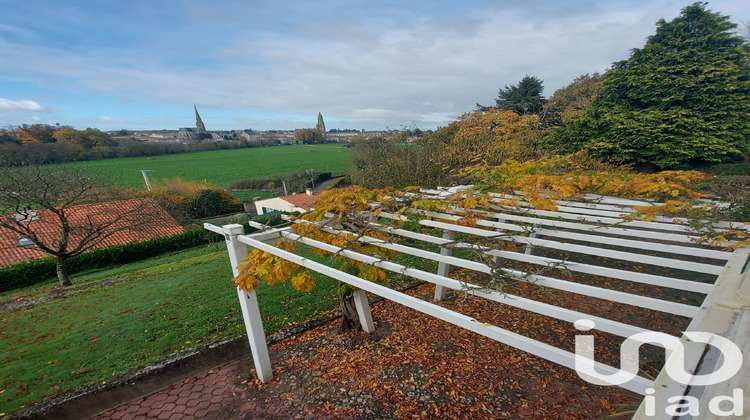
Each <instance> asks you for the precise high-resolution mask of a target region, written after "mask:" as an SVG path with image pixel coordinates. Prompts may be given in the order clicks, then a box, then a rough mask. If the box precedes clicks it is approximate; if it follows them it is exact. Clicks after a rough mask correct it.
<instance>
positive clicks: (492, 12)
mask: <svg viewBox="0 0 750 420" xmlns="http://www.w3.org/2000/svg"><path fill="white" fill-rule="evenodd" d="M690 3H691V2H690V1H687V2H677V1H666V0H638V1H621V2H618V1H593V0H567V1H542V0H527V1H523V2H519V1H517V0H513V1H510V0H498V1H489V0H488V1H472V0H468V1H464V2H457V1H404V0H399V1H390V0H381V1H377V2H376V1H344V0H342V1H318V2H310V1H286V2H282V1H277V0H274V1H265V0H262V1H225V0H213V1H211V2H210V3H209V2H199V1H184V0H158V1H153V0H148V1H146V0H130V1H127V2H126V1H120V2H114V1H101V0H91V1H76V0H69V1H52V0H38V1H35V0H26V1H19V0H0V10H2V13H0V126H1V127H6V126H8V125H20V124H24V123H26V124H33V123H46V124H56V123H59V124H62V125H71V126H74V127H76V128H78V129H84V128H86V127H95V128H99V129H102V130H115V129H120V128H128V129H162V128H166V129H176V128H177V127H184V126H192V125H194V119H193V109H192V107H193V104H196V105H197V106H198V109H199V111H200V112H201V116H202V117H203V121H204V122H205V124H206V127H207V128H208V129H209V130H220V129H244V128H253V129H256V130H266V129H292V128H305V127H312V126H314V125H315V122H316V116H317V113H318V112H322V113H323V116H324V117H325V120H326V126H327V127H328V128H355V129H361V128H365V129H368V130H370V129H384V128H400V127H402V126H412V125H416V126H418V127H420V128H422V129H433V128H436V127H437V126H442V125H446V124H448V123H449V122H450V121H452V120H453V119H455V118H456V117H457V116H459V115H461V114H462V113H464V112H467V111H470V110H472V109H473V108H474V106H475V104H476V103H477V102H479V103H482V104H492V103H493V100H494V98H495V97H497V91H498V89H499V88H501V87H503V86H505V85H508V84H514V83H517V82H518V81H519V80H520V79H521V78H522V77H523V76H524V75H526V74H529V75H533V76H536V77H539V78H541V79H543V80H544V82H545V91H544V94H545V95H546V96H549V95H551V94H552V93H553V92H554V91H555V90H556V89H558V88H560V87H563V86H565V85H566V84H568V83H569V82H570V81H571V80H572V79H573V78H574V77H576V76H578V75H581V74H584V73H592V72H595V71H599V72H602V71H604V70H605V69H606V68H607V67H609V65H610V64H611V63H612V62H614V61H617V60H622V59H625V58H627V57H628V54H629V51H630V49H631V48H636V47H641V46H642V45H643V44H644V42H645V38H646V37H647V36H649V35H651V34H653V32H654V29H655V23H656V21H657V20H658V19H661V18H664V19H666V20H671V19H673V18H674V17H676V16H677V15H678V14H679V11H680V9H681V8H683V7H685V6H686V5H688V4H690ZM708 8H709V9H711V10H714V11H717V12H720V13H722V14H724V15H729V16H730V17H731V20H732V21H733V22H735V23H745V22H750V7H747V3H746V0H720V1H712V2H710V3H709V6H708Z"/></svg>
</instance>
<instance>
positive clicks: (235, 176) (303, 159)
mask: <svg viewBox="0 0 750 420" xmlns="http://www.w3.org/2000/svg"><path fill="white" fill-rule="evenodd" d="M349 150H350V149H348V148H345V147H344V146H343V145H338V144H326V145H301V146H274V147H255V148H251V149H234V150H215V151H208V152H194V153H181V154H175V155H159V156H150V157H132V158H117V159H104V160H94V161H86V162H75V163H65V164H62V165H75V166H83V167H87V168H91V170H92V171H97V172H100V173H101V174H102V175H104V176H105V177H106V178H109V179H111V180H112V181H113V182H115V183H117V184H120V185H129V186H133V187H141V186H143V176H142V175H141V170H144V169H145V170H151V171H153V172H151V174H150V175H151V178H152V179H162V178H175V177H179V178H182V179H186V180H195V181H203V180H205V181H208V183H210V184H211V185H214V186H217V187H228V186H229V184H231V183H232V182H234V181H236V180H239V179H243V178H261V177H265V176H270V175H282V174H286V173H292V172H298V171H302V170H306V169H314V170H316V171H319V172H332V173H333V174H334V175H343V174H345V173H347V172H349V171H350V170H351V169H352V163H351V155H350V153H349Z"/></svg>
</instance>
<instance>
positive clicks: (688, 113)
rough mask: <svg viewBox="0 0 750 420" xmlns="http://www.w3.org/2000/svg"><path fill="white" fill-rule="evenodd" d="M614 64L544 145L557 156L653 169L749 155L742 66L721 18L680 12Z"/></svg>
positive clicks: (749, 75) (749, 87) (748, 100)
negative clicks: (581, 153) (587, 102)
mask: <svg viewBox="0 0 750 420" xmlns="http://www.w3.org/2000/svg"><path fill="white" fill-rule="evenodd" d="M656 26H657V29H656V34H655V35H652V36H650V37H649V38H648V41H647V42H646V45H645V46H644V47H643V48H640V49H634V50H633V52H632V54H631V56H630V58H629V59H627V60H625V61H621V62H618V63H615V64H614V66H613V68H612V69H611V70H610V72H609V73H608V75H607V81H606V82H605V85H604V90H603V91H602V93H601V95H600V96H599V97H597V99H596V100H595V101H594V102H593V103H592V105H591V106H590V107H589V109H588V111H587V112H586V113H585V114H583V115H581V116H577V117H574V118H572V119H571V120H570V121H568V122H567V123H566V124H564V125H563V127H562V128H561V129H560V130H558V131H557V132H556V133H555V134H554V135H553V136H552V137H551V138H552V141H553V143H554V144H556V145H557V146H558V147H560V148H562V149H563V150H567V151H572V150H580V149H584V148H585V149H588V150H589V151H590V153H592V154H593V155H594V156H597V157H599V158H603V159H615V160H618V161H622V162H630V163H635V164H652V165H654V166H655V167H657V168H659V169H665V168H673V167H676V166H680V165H684V164H697V163H702V162H726V161H732V160H739V159H743V158H745V157H747V156H748V154H750V61H749V60H748V56H747V55H746V53H745V52H744V50H743V48H742V44H743V42H744V40H743V39H742V38H740V37H737V36H735V35H734V34H733V33H732V30H733V29H734V28H735V27H736V25H735V24H733V23H731V22H730V21H729V19H728V17H726V16H722V15H720V14H718V13H714V12H711V11H710V10H706V9H705V3H694V4H693V5H691V6H688V7H685V8H684V9H683V10H682V13H681V15H680V16H679V17H677V18H675V19H674V20H672V21H671V22H666V21H664V20H663V19H662V20H660V21H659V22H657V24H656Z"/></svg>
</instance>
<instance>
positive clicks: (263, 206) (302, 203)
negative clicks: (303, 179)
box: [255, 188, 321, 215]
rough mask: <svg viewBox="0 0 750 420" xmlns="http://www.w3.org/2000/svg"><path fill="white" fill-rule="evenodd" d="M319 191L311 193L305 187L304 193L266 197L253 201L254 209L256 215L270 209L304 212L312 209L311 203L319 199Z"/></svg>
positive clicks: (270, 210)
mask: <svg viewBox="0 0 750 420" xmlns="http://www.w3.org/2000/svg"><path fill="white" fill-rule="evenodd" d="M320 194H321V193H320V192H316V193H313V192H312V190H311V189H309V188H308V189H307V190H306V191H305V193H304V194H293V195H284V196H281V197H274V198H267V199H265V200H258V201H256V202H255V210H256V211H257V212H258V215H261V214H265V213H270V212H272V211H284V212H289V213H293V212H295V211H298V212H300V213H304V212H306V211H308V210H312V209H313V207H312V206H313V205H314V204H315V203H316V202H317V201H318V199H320Z"/></svg>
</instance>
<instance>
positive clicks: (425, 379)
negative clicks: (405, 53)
mask: <svg viewBox="0 0 750 420" xmlns="http://www.w3.org/2000/svg"><path fill="white" fill-rule="evenodd" d="M417 289H420V288H417ZM410 293H411V292H410ZM415 293H420V292H419V291H416V292H415ZM421 293H422V294H424V295H425V296H424V297H428V295H429V294H430V293H431V290H430V289H424V290H423V291H422V292H421ZM372 309H373V316H374V318H375V319H376V326H377V329H376V331H375V332H373V333H372V334H364V333H361V332H360V333H339V332H338V331H337V329H336V325H335V322H332V323H329V324H326V325H324V326H321V327H318V328H315V329H313V330H310V331H306V332H304V333H301V334H299V335H297V336H294V337H292V338H289V339H287V340H283V341H282V342H279V343H276V344H274V345H272V346H270V348H269V350H270V354H271V361H272V364H273V367H274V379H273V380H272V381H270V382H269V383H267V384H261V383H260V382H259V381H258V380H257V379H256V376H255V371H254V369H253V366H252V360H251V358H250V357H246V358H243V359H240V360H237V361H234V362H231V363H229V364H226V365H224V366H221V367H219V368H216V369H214V370H211V371H208V372H205V373H203V374H201V375H198V376H196V377H193V378H189V379H186V380H184V381H182V382H180V383H176V384H173V385H170V386H168V387H166V388H165V389H163V390H161V391H158V392H156V393H153V394H151V395H147V396H145V397H143V398H140V399H137V400H135V401H131V402H129V403H126V404H123V405H121V406H119V407H116V408H114V409H111V410H109V411H107V412H105V413H103V414H100V415H99V416H97V417H94V418H95V419H142V418H148V419H275V418H284V419H317V418H320V419H329V418H361V419H380V418H411V417H431V418H477V419H480V418H481V419H484V418H514V419H516V418H532V419H545V418H554V419H600V418H604V417H605V416H606V415H608V414H611V413H612V408H611V407H612V405H616V404H622V403H625V404H632V403H634V402H636V403H637V401H638V400H639V399H638V398H637V396H634V394H629V393H628V392H627V391H622V390H619V389H617V388H616V387H596V386H592V385H590V384H587V383H585V382H583V381H582V380H581V379H580V378H578V377H577V376H576V374H575V372H574V371H572V370H570V369H565V368H562V367H559V366H557V365H553V364H551V363H549V362H546V361H544V360H541V359H538V358H535V357H533V356H529V355H528V354H525V353H522V352H520V351H518V350H515V349H512V348H510V347H507V346H504V345H502V344H499V343H496V342H493V341H492V340H489V339H486V338H484V337H481V336H478V335H476V334H473V333H466V332H462V331H461V330H460V329H457V327H453V326H450V325H447V324H446V323H444V322H441V321H439V320H435V319H434V318H431V317H428V316H426V315H422V314H419V313H417V312H414V311H411V310H409V309H406V308H404V307H402V306H399V305H396V304H394V303H393V302H387V301H383V302H379V303H377V304H375V305H373V308H372ZM472 369H473V370H472Z"/></svg>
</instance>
